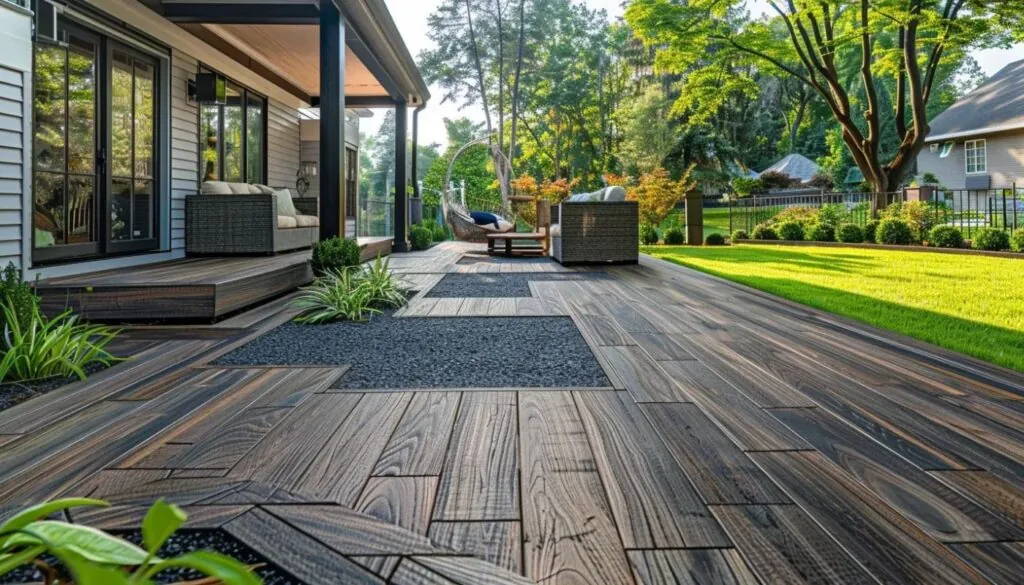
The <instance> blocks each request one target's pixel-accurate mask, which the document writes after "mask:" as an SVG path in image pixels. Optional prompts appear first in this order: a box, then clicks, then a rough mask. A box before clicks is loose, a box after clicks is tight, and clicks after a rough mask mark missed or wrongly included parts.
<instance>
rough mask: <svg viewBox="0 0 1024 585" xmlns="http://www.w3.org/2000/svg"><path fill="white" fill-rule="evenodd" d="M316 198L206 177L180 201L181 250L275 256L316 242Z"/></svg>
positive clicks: (317, 227)
mask: <svg viewBox="0 0 1024 585" xmlns="http://www.w3.org/2000/svg"><path fill="white" fill-rule="evenodd" d="M319 233H320V219H319V217H318V213H317V206H316V200H304V199H294V200H293V199H292V197H291V193H290V192H289V191H288V190H287V189H278V190H274V189H272V188H270V187H267V186H264V185H250V184H247V183H225V182H222V181H207V182H205V183H203V188H202V191H201V192H200V193H198V194H196V195H192V196H190V197H187V198H186V199H185V250H186V252H187V253H188V254H192V255H227V254H240V255H245V254H275V253H277V252H284V251H287V250H297V249H300V248H308V247H310V246H312V245H313V243H314V242H316V241H317V239H318V237H319Z"/></svg>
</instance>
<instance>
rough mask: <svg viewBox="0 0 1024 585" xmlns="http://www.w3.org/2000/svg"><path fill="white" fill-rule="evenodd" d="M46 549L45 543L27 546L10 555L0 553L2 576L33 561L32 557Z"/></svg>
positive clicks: (0, 573) (0, 572)
mask: <svg viewBox="0 0 1024 585" xmlns="http://www.w3.org/2000/svg"><path fill="white" fill-rule="evenodd" d="M45 551H46V547H45V546H43V545H39V546H33V547H29V548H26V549H25V550H23V551H21V552H16V553H11V554H8V555H0V577H2V576H4V575H6V574H7V573H10V572H11V571H13V570H14V569H16V568H18V567H20V566H22V565H25V564H28V563H30V562H32V559H34V558H36V557H38V556H39V555H41V554H43V552H45Z"/></svg>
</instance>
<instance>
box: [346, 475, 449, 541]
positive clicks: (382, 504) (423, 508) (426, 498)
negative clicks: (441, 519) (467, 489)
mask: <svg viewBox="0 0 1024 585" xmlns="http://www.w3.org/2000/svg"><path fill="white" fill-rule="evenodd" d="M436 492H437V478H436V477H371V478H370V479H369V480H368V481H367V482H366V487H365V488H363V492H362V494H360V496H359V500H358V501H357V502H356V504H355V506H354V508H353V509H354V510H355V511H357V512H360V513H362V514H366V515H367V516H372V517H374V518H376V519H378V520H380V521H381V522H387V523H389V524H394V525H395V526H401V527H402V528H405V529H406V530H411V531H412V532H416V533H419V534H424V535H425V534H426V533H427V527H428V526H429V525H430V512H431V510H432V509H433V507H434V495H435V494H436Z"/></svg>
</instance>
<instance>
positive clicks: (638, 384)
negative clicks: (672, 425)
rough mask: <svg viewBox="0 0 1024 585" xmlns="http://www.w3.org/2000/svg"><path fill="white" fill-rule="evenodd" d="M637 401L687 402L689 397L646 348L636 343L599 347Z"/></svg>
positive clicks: (602, 354)
mask: <svg viewBox="0 0 1024 585" xmlns="http://www.w3.org/2000/svg"><path fill="white" fill-rule="evenodd" d="M599 350H600V352H601V356H602V357H603V358H604V359H605V360H607V362H608V363H609V364H610V365H611V368H612V370H614V372H615V375H616V376H618V377H619V379H620V380H621V381H622V383H623V384H624V385H625V388H626V390H629V393H630V394H631V395H632V396H633V400H635V401H637V402H691V401H692V399H691V398H690V397H689V396H688V395H687V394H686V392H685V391H684V390H683V389H682V388H680V387H679V385H678V384H676V383H675V382H674V381H673V380H672V378H671V376H669V375H668V374H667V373H666V372H665V370H663V369H662V368H661V367H660V366H659V365H658V363H657V362H655V361H654V360H653V359H651V357H650V356H649V355H647V352H645V351H644V350H642V349H640V348H639V347H637V346H608V347H601V348H599Z"/></svg>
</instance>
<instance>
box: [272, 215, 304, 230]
mask: <svg viewBox="0 0 1024 585" xmlns="http://www.w3.org/2000/svg"><path fill="white" fill-rule="evenodd" d="M294 227H299V222H298V221H296V220H295V218H294V217H293V216H291V215H279V216H277V229H279V230H287V229H291V228H294Z"/></svg>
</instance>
